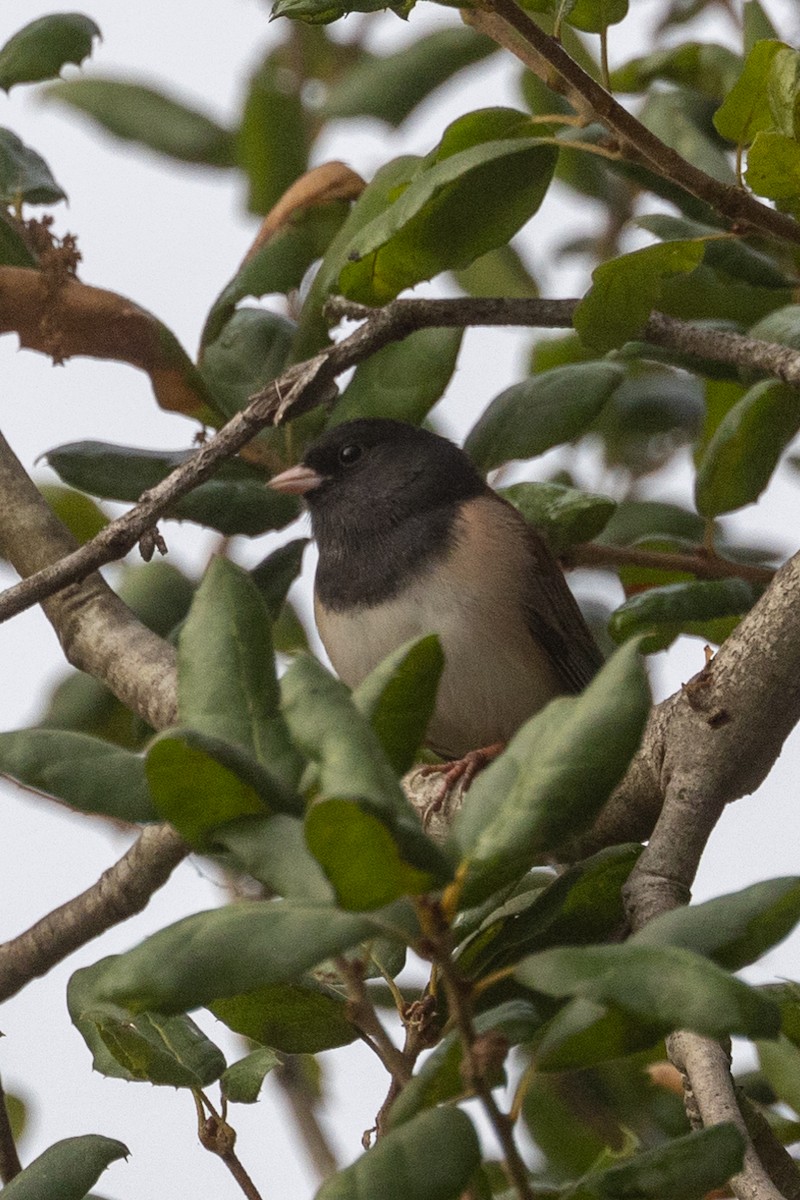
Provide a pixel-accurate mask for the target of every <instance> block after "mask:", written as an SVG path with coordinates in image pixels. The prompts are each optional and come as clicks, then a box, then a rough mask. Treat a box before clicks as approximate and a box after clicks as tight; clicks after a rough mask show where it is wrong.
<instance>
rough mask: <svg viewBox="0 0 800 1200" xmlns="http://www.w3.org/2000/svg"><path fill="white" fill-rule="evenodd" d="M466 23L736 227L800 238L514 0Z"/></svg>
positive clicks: (496, 3)
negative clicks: (654, 128) (660, 133)
mask: <svg viewBox="0 0 800 1200" xmlns="http://www.w3.org/2000/svg"><path fill="white" fill-rule="evenodd" d="M469 22H470V24H471V25H473V26H474V28H476V29H478V30H479V31H480V32H482V33H485V34H487V35H488V36H489V37H490V38H492V39H493V40H494V41H496V42H498V43H499V44H500V45H502V46H505V48H506V49H508V50H511V51H512V53H514V54H516V55H517V56H518V57H520V58H522V59H523V61H525V63H526V65H527V66H529V67H531V69H532V70H534V71H535V72H536V73H537V74H538V75H539V77H540V78H542V79H544V82H545V83H550V84H551V86H552V84H553V75H554V74H555V76H556V77H557V78H558V79H560V80H562V81H563V83H564V84H565V85H566V87H567V88H568V89H569V91H568V94H569V95H570V97H572V96H573V95H574V96H577V97H579V98H580V99H581V101H582V102H583V104H582V107H583V111H584V114H585V113H586V111H587V110H589V111H590V112H591V113H592V115H593V116H594V117H595V118H596V119H597V120H599V121H601V122H602V123H603V124H604V125H605V126H606V127H607V128H608V129H610V130H612V131H613V132H614V133H615V134H616V135H617V136H618V137H619V138H620V139H621V140H622V142H623V143H624V146H623V149H625V150H626V151H627V148H628V147H630V148H631V150H632V151H633V152H634V153H635V155H636V157H638V158H640V159H644V160H645V164H646V165H647V166H649V167H650V169H651V170H653V171H655V172H656V173H657V174H658V175H660V176H661V177H662V178H664V179H669V180H670V181H671V182H672V183H675V184H677V185H678V186H679V187H681V188H683V189H684V191H686V192H688V193H689V194H690V195H692V196H696V197H697V198H698V199H699V200H704V201H705V202H706V204H709V205H711V207H712V208H714V209H716V211H717V212H718V213H720V215H721V216H724V217H726V218H727V219H728V220H729V221H730V222H731V223H732V224H733V225H735V226H739V227H741V226H743V225H748V226H751V227H752V228H753V229H757V230H760V231H761V232H762V233H765V234H768V235H770V236H771V237H777V238H781V239H782V240H783V241H788V242H793V243H798V242H800V224H798V223H797V222H796V221H794V220H793V219H792V218H791V217H787V216H785V215H784V214H783V213H779V212H777V211H776V210H775V209H773V208H768V207H767V205H766V204H761V203H760V201H758V200H756V198H755V197H754V196H752V195H751V194H750V193H749V192H746V191H744V190H743V189H742V188H740V187H731V186H730V185H729V184H725V183H721V182H720V181H719V180H718V179H714V178H713V176H711V175H707V174H706V172H705V171H701V170H700V169H699V168H698V167H695V166H692V164H691V163H689V162H687V161H686V159H685V158H683V157H682V156H681V155H680V154H678V152H677V151H676V150H673V149H672V147H671V146H668V145H667V144H666V142H662V141H661V139H660V138H659V137H657V136H656V135H655V134H654V133H652V132H651V131H650V130H649V129H648V128H647V127H646V126H645V125H643V124H642V123H641V121H638V120H637V119H636V117H634V116H633V115H632V114H631V113H629V112H628V111H627V109H625V108H623V107H622V105H621V104H620V103H619V102H618V101H617V100H615V99H614V97H613V96H612V95H611V93H610V92H608V91H607V90H606V89H605V88H604V87H603V86H602V84H600V83H598V82H597V80H595V79H593V78H592V77H591V75H589V74H587V72H586V71H584V69H583V68H582V67H581V66H579V65H578V63H577V62H575V60H574V58H571V57H570V55H569V54H568V53H567V51H566V50H565V49H564V47H563V46H562V45H561V43H560V42H559V41H557V40H556V39H555V38H553V37H550V36H549V35H548V34H546V33H545V32H544V30H542V29H540V28H539V26H538V25H537V24H536V22H535V21H533V20H532V19H531V18H530V17H529V16H528V14H527V13H526V12H523V10H522V9H521V8H519V7H518V6H517V4H515V3H514V0H487V3H486V10H485V11H481V10H472V11H471V12H470V14H469ZM503 27H505V28H506V29H507V30H513V31H514V32H515V33H516V34H517V35H518V36H519V37H520V38H521V39H522V42H523V44H524V45H527V46H528V47H530V49H531V50H532V52H533V57H531V56H526V55H525V54H524V53H520V45H519V42H518V41H517V39H516V38H514V37H508V36H507V35H505V36H504V29H503Z"/></svg>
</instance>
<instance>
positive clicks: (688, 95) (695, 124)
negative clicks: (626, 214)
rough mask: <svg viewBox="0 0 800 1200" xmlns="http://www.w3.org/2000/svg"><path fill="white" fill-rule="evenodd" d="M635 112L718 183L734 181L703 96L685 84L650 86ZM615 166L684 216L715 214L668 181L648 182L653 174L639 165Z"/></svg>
mask: <svg viewBox="0 0 800 1200" xmlns="http://www.w3.org/2000/svg"><path fill="white" fill-rule="evenodd" d="M638 115H639V120H640V121H642V122H643V123H644V124H645V125H646V126H647V128H648V129H649V130H650V131H651V132H652V133H654V134H655V135H656V136H657V137H660V138H661V140H662V141H663V142H666V144H667V145H668V146H671V147H672V149H673V150H676V151H677V152H678V153H679V154H680V155H681V156H682V157H683V158H685V159H687V160H688V161H689V162H690V163H692V164H693V166H695V167H699V168H700V169H701V170H703V171H705V172H706V173H707V174H708V175H711V176H713V178H714V179H717V180H719V182H720V183H725V184H731V185H733V184H734V183H735V182H736V175H735V172H734V170H733V167H732V166H731V163H730V158H729V155H728V153H727V147H726V146H725V143H724V142H723V141H722V140H721V138H719V137H718V135H717V133H716V131H715V129H714V126H713V125H712V124H711V122H710V120H709V115H710V114H709V104H708V101H707V100H706V98H705V96H701V95H698V93H697V92H695V91H694V90H693V89H692V88H685V87H672V88H668V89H660V88H659V89H652V90H651V91H650V92H649V93H648V96H647V98H646V100H645V102H644V105H643V106H642V108H641V110H640V112H639V114H638ZM618 170H619V174H621V175H622V176H623V178H628V179H630V180H632V181H635V180H637V179H638V180H639V181H640V182H641V183H643V184H644V186H645V187H646V188H647V189H648V190H649V191H653V192H655V194H656V195H660V196H663V198H664V199H666V200H671V201H672V202H673V203H674V204H675V205H676V207H677V208H679V209H680V210H681V212H684V213H686V215H687V216H690V217H694V218H697V219H698V220H701V221H707V220H708V219H709V218H713V216H714V214H713V210H711V209H709V208H708V207H707V206H705V205H702V206H698V205H697V203H696V202H695V203H692V202H691V200H690V201H689V203H688V204H687V203H686V202H685V200H682V198H681V197H680V194H679V193H678V194H677V195H676V194H675V192H674V191H673V190H672V189H671V187H670V186H669V185H667V187H666V188H664V187H663V186H662V185H659V183H657V182H656V183H651V180H653V175H652V174H649V173H646V168H645V169H644V172H643V170H642V168H641V167H639V168H638V171H637V167H636V164H634V166H633V169H632V170H631V169H629V168H628V169H626V165H625V164H621V168H618Z"/></svg>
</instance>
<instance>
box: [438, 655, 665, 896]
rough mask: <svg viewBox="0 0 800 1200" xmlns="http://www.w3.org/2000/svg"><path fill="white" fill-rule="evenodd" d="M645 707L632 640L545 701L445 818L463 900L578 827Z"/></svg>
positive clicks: (609, 780)
mask: <svg viewBox="0 0 800 1200" xmlns="http://www.w3.org/2000/svg"><path fill="white" fill-rule="evenodd" d="M649 710H650V692H649V688H648V685H647V678H646V674H645V670H644V666H643V664H642V661H641V657H640V656H639V653H638V649H637V648H636V647H635V646H634V644H633V643H630V644H629V645H628V646H626V647H625V648H624V649H623V651H621V652H620V651H618V652H617V653H616V654H615V655H614V656H613V657H612V658H611V659H610V660H609V661H608V662H607V663H606V664H605V666H604V667H603V668H602V669H601V670H600V672H599V673H598V675H597V676H596V677H595V679H593V680H592V682H591V683H590V684H589V686H588V688H586V690H585V691H584V692H583V693H582V695H580V696H577V697H574V698H572V697H570V698H561V699H558V700H553V701H551V703H550V704H549V705H548V706H547V707H546V708H545V709H543V710H542V712H540V713H537V715H536V716H534V717H532V718H531V720H530V721H528V722H527V723H526V724H525V725H523V726H522V729H521V730H520V731H519V732H518V733H517V734H516V735H515V737H514V738H513V740H512V741H511V743H510V745H509V746H508V749H507V750H506V751H505V752H504V753H503V754H502V755H500V757H499V758H498V759H496V760H495V762H494V763H492V764H491V766H489V767H488V768H487V769H486V770H485V771H484V772H482V774H481V775H480V776H479V777H478V779H477V780H476V781H475V782H474V783H473V785H472V787H471V788H470V791H469V792H468V794H467V796H466V798H465V801H464V806H463V808H462V809H461V811H460V812H459V814H458V816H457V817H456V820H455V822H454V825H453V830H452V835H451V838H452V842H453V843H454V849H456V848H457V851H458V853H459V855H460V856H461V858H462V867H461V870H460V877H461V878H462V879H463V883H464V889H465V894H466V895H467V897H468V898H469V900H470V901H471V902H472V903H475V902H476V901H477V900H480V899H482V898H483V897H485V896H487V895H488V894H489V893H490V892H492V891H495V890H496V889H497V888H498V887H500V886H502V884H503V883H506V882H509V881H510V880H512V879H515V878H518V877H519V876H520V875H521V874H522V873H523V871H524V870H525V869H526V868H527V867H529V866H530V865H531V864H532V863H533V862H534V861H535V860H536V858H537V857H539V855H541V854H542V852H543V851H545V850H549V849H553V848H554V847H556V846H557V845H558V844H559V842H562V841H563V840H564V839H565V838H566V837H568V836H570V835H574V834H575V833H577V832H578V830H579V829H582V828H586V827H587V826H588V825H590V824H591V822H592V821H593V819H594V817H595V815H596V813H597V812H598V811H599V810H600V808H601V807H602V805H603V804H604V803H605V801H606V800H607V799H608V796H609V795H610V794H611V792H612V790H613V789H614V787H615V786H616V785H617V783H618V782H619V781H620V779H621V778H622V776H623V774H624V773H625V770H626V769H627V766H628V763H629V762H630V759H631V757H632V755H633V753H634V751H635V750H636V748H637V747H638V745H639V740H640V738H641V735H642V730H643V729H644V724H645V721H646V719H647V715H648V713H649Z"/></svg>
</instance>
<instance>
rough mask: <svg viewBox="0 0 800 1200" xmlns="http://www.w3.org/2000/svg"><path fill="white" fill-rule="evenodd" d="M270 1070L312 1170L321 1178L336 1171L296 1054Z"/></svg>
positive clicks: (334, 1162)
mask: <svg viewBox="0 0 800 1200" xmlns="http://www.w3.org/2000/svg"><path fill="white" fill-rule="evenodd" d="M272 1074H273V1078H274V1079H275V1080H276V1082H277V1084H278V1086H279V1087H280V1088H281V1090H282V1091H283V1094H284V1096H285V1097H286V1099H287V1101H288V1102H289V1106H290V1108H291V1110H292V1115H293V1116H294V1120H295V1125H296V1126H297V1130H298V1133H299V1134H300V1137H301V1138H302V1140H303V1145H304V1146H305V1148H306V1153H307V1154H308V1157H309V1158H310V1159H311V1162H312V1164H313V1166H314V1170H315V1171H316V1173H317V1175H318V1176H319V1178H320V1179H327V1178H328V1176H329V1175H333V1174H334V1173H335V1172H336V1171H338V1169H339V1164H338V1162H337V1161H336V1155H335V1154H334V1153H333V1150H332V1148H331V1144H330V1142H329V1141H328V1138H327V1136H326V1134H325V1131H324V1129H323V1128H322V1125H321V1124H320V1122H319V1119H318V1117H317V1112H316V1110H317V1104H318V1099H317V1097H316V1096H315V1095H314V1092H313V1091H312V1089H311V1087H310V1086H309V1084H308V1081H307V1080H306V1078H305V1076H304V1075H303V1072H302V1069H301V1067H300V1064H299V1062H298V1059H297V1058H296V1056H295V1055H291V1054H290V1055H288V1056H287V1057H286V1059H285V1060H284V1061H283V1063H282V1064H281V1065H280V1066H279V1067H278V1068H276V1070H275V1071H273V1073H272Z"/></svg>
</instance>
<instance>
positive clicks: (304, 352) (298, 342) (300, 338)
mask: <svg viewBox="0 0 800 1200" xmlns="http://www.w3.org/2000/svg"><path fill="white" fill-rule="evenodd" d="M422 161H423V160H422V159H421V158H418V157H417V156H416V155H410V154H407V155H403V156H402V157H400V158H395V159H392V160H391V161H390V162H388V163H386V164H385V166H383V167H381V168H380V169H379V170H378V171H376V173H375V175H374V176H373V178H372V179H371V180H370V182H369V184H368V185H367V186H366V187H365V188H364V191H363V192H362V193H361V195H360V196H359V198H358V199H357V200H356V202H355V204H354V205H353V207H352V208H351V210H350V214H349V216H348V217H347V219H346V220H345V222H344V224H343V225H342V227H341V229H340V230H339V232H338V233H337V234H336V236H335V237H334V239H333V241H332V242H331V243H330V245H329V246H328V249H327V251H326V252H325V256H324V258H323V260H322V262H321V264H320V267H319V270H318V271H317V274H316V275H315V276H314V280H313V282H312V284H311V287H310V288H309V291H308V295H307V297H306V300H305V303H304V305H303V308H302V311H301V313H300V321H299V325H298V330H297V335H296V337H295V342H294V346H293V348H292V360H293V361H295V362H298V361H300V360H302V359H304V358H309V357H310V356H311V355H312V354H314V353H315V351H317V350H318V349H319V348H320V347H321V346H323V345H325V343H326V342H327V341H328V325H327V322H326V321H325V319H324V317H323V315H322V310H323V307H324V304H325V301H326V300H327V298H328V296H329V295H330V294H331V292H333V291H334V290H336V288H337V283H338V279H339V274H340V272H341V271H342V268H343V267H344V266H346V264H347V262H348V259H349V255H350V250H351V247H352V243H353V241H354V240H355V238H356V237H358V236H359V234H360V232H361V230H362V229H364V228H366V227H367V226H369V225H370V224H371V223H372V221H373V220H374V219H375V218H376V217H378V216H379V215H380V214H381V213H382V212H383V211H384V210H385V209H386V208H387V207H388V206H390V205H391V204H392V202H393V201H394V200H395V198H396V197H397V196H398V195H399V194H400V193H401V192H402V191H403V190H404V189H405V188H406V187H407V185H408V184H409V182H410V181H411V179H412V178H413V177H414V174H415V173H416V172H417V171H418V170H419V169H420V166H421V163H422Z"/></svg>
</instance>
